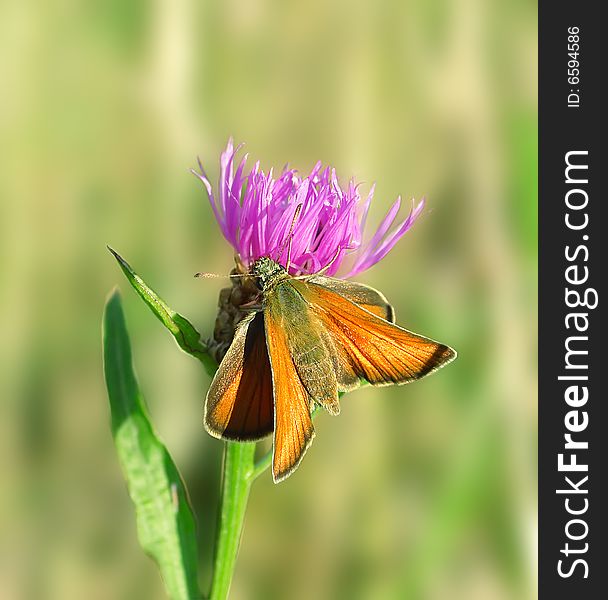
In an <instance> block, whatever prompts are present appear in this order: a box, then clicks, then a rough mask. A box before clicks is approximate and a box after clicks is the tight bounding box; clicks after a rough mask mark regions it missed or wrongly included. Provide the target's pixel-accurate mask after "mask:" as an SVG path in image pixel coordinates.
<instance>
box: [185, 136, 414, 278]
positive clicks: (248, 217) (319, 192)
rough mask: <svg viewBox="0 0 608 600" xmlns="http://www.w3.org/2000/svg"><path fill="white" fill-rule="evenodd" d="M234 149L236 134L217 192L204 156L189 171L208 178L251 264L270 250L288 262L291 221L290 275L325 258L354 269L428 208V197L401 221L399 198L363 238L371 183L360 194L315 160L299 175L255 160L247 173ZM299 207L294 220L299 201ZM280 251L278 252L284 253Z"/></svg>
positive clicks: (315, 267)
mask: <svg viewBox="0 0 608 600" xmlns="http://www.w3.org/2000/svg"><path fill="white" fill-rule="evenodd" d="M241 147H242V144H241V145H239V146H238V147H237V148H236V149H235V148H234V146H233V143H232V139H230V140H229V141H228V145H227V146H226V150H225V151H224V152H223V153H222V155H221V158H220V180H219V194H218V196H219V198H216V196H214V194H213V190H212V188H211V183H210V182H209V179H208V178H207V175H206V174H205V171H204V170H203V167H202V165H201V163H200V161H199V167H200V169H201V172H200V173H197V172H196V171H194V170H193V171H192V172H193V173H194V174H195V175H196V176H197V177H198V178H199V179H200V180H201V181H202V182H203V184H204V186H205V188H206V190H207V194H208V195H209V201H210V202H211V208H212V209H213V212H214V214H215V218H216V219H217V222H218V223H219V226H220V228H221V230H222V233H223V234H224V237H225V238H226V239H227V240H228V242H230V244H231V245H232V247H233V248H234V250H235V251H236V252H237V254H238V255H239V256H240V258H241V260H242V261H243V263H244V264H245V265H246V266H250V265H251V264H252V263H253V262H254V261H256V260H257V259H258V258H261V257H262V256H268V257H270V258H272V259H274V260H276V261H277V262H279V263H281V264H282V265H283V266H285V265H286V262H287V245H288V244H287V240H288V238H289V235H290V231H291V227H292V223H293V233H292V246H291V265H290V269H289V271H290V273H291V274H292V275H298V274H307V273H317V272H319V271H321V270H322V269H323V268H324V267H326V266H327V265H330V266H329V268H328V269H327V271H326V273H327V275H334V274H335V273H336V272H337V271H338V269H339V268H340V267H341V266H342V264H343V263H348V266H345V268H344V269H343V271H346V272H345V273H344V274H343V275H342V276H343V277H351V276H353V275H357V274H358V273H361V272H362V271H365V270H366V269H369V268H370V267H371V266H372V265H374V264H376V263H377V262H378V261H379V260H381V259H382V258H384V256H386V254H387V253H388V252H389V251H390V250H391V248H392V247H393V246H394V245H395V244H396V243H397V241H398V240H399V239H400V238H401V237H402V236H403V235H404V234H405V232H406V231H407V230H408V229H409V228H410V227H411V226H412V225H413V223H414V221H415V220H416V218H417V217H418V215H419V214H420V213H421V212H422V209H423V207H424V200H421V201H420V202H419V203H418V204H417V205H416V206H414V204H412V210H411V211H410V213H409V215H408V216H407V217H406V218H405V219H404V220H402V221H397V220H396V219H397V213H398V212H399V209H400V207H401V198H397V200H396V201H395V203H394V204H393V205H392V206H391V208H390V210H389V211H388V213H387V215H386V216H385V217H384V219H383V220H382V222H381V223H380V225H379V227H378V229H377V230H376V232H375V233H374V235H373V236H372V237H371V239H369V241H367V242H365V243H364V242H363V229H364V227H365V221H366V219H367V213H368V211H369V206H370V203H371V200H372V196H373V195H374V186H372V188H371V190H370V192H369V194H368V195H367V198H366V199H365V200H362V198H361V196H360V195H359V190H358V188H359V186H358V185H356V184H355V182H354V180H352V179H351V180H350V181H349V182H348V185H347V186H346V187H344V188H343V187H341V186H340V184H339V183H338V179H337V177H336V172H335V170H334V169H333V168H331V167H329V166H327V167H325V168H323V166H322V164H321V163H320V162H318V163H317V164H316V165H315V167H314V168H313V170H312V171H311V173H310V175H308V176H307V177H304V178H302V177H301V176H300V175H299V174H298V172H297V171H295V170H294V169H288V168H287V167H285V168H284V169H283V172H282V173H281V174H280V175H279V176H278V177H277V178H276V179H275V178H274V174H273V171H272V169H271V170H270V172H269V173H268V174H266V173H264V171H262V170H261V169H260V163H259V162H256V163H255V165H254V167H253V169H252V170H251V171H250V172H249V173H247V174H245V162H246V161H247V154H245V155H244V156H243V158H242V159H241V161H240V162H239V164H238V166H237V167H236V172H235V170H234V168H235V164H236V163H235V156H236V154H237V152H238V151H239V150H240V148H241ZM300 205H301V209H300V213H299V215H298V217H297V218H296V220H295V222H294V215H295V212H296V210H297V207H298V206H300ZM279 254H280V256H279Z"/></svg>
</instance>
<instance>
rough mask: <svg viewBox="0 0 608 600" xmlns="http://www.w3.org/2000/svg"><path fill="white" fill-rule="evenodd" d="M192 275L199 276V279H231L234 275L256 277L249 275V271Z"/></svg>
mask: <svg viewBox="0 0 608 600" xmlns="http://www.w3.org/2000/svg"><path fill="white" fill-rule="evenodd" d="M194 276H195V277H199V278H201V279H232V278H234V277H256V276H255V275H251V274H249V273H242V274H240V273H239V274H233V275H218V274H217V273H195V274H194Z"/></svg>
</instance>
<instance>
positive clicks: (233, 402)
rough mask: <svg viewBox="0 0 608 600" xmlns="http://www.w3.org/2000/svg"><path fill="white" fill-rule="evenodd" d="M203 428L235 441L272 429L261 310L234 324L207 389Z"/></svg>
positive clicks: (258, 437)
mask: <svg viewBox="0 0 608 600" xmlns="http://www.w3.org/2000/svg"><path fill="white" fill-rule="evenodd" d="M205 428H206V429H207V431H208V432H209V433H210V434H211V435H213V436H214V437H218V438H221V439H227V440H236V441H254V440H259V439H261V438H263V437H265V436H267V435H268V434H270V433H272V431H273V429H274V407H273V399H272V373H271V369H270V361H269V359H268V351H267V349H266V334H265V330H264V315H263V313H261V312H257V313H255V314H253V315H250V316H247V317H245V319H243V320H242V321H241V322H240V323H239V324H238V326H237V329H236V332H235V334H234V339H233V341H232V344H231V345H230V348H229V349H228V352H227V353H226V356H225V357H224V359H223V360H222V362H221V364H220V366H219V368H218V370H217V373H216V374H215V377H214V378H213V381H212V382H211V386H210V387H209V391H208V392H207V399H206V402H205Z"/></svg>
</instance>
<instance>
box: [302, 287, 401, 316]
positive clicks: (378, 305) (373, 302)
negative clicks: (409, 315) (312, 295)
mask: <svg viewBox="0 0 608 600" xmlns="http://www.w3.org/2000/svg"><path fill="white" fill-rule="evenodd" d="M305 281H306V283H308V284H309V285H316V286H321V287H323V288H326V289H328V290H331V291H333V292H336V293H337V294H340V295H341V296H344V298H346V299H347V300H350V301H351V302H354V303H355V304H358V305H359V306H360V307H361V308H364V309H365V310H368V311H369V312H371V313H374V314H375V315H377V316H378V317H381V318H382V319H386V320H387V321H390V322H391V323H394V322H395V310H394V308H393V307H392V306H391V305H390V304H389V302H388V300H387V299H386V298H385V297H384V294H382V292H379V291H378V290H375V289H374V288H373V287H370V286H368V285H363V284H362V283H355V282H354V281H344V280H342V279H334V278H333V277H325V276H324V275H313V276H312V277H310V278H306V280H305Z"/></svg>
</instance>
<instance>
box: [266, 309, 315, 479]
mask: <svg viewBox="0 0 608 600" xmlns="http://www.w3.org/2000/svg"><path fill="white" fill-rule="evenodd" d="M275 312H276V311H275ZM272 317H273V318H267V319H266V343H267V346H268V353H269V356H270V362H271V364H272V383H273V389H274V398H275V410H274V443H273V451H272V477H273V479H274V481H275V483H278V482H279V481H282V480H283V479H285V478H286V477H288V476H289V475H290V474H291V473H292V472H293V471H294V470H295V469H296V468H297V466H298V465H299V464H300V461H301V460H302V458H303V456H304V453H305V452H306V450H307V449H308V447H309V446H310V444H311V443H312V440H313V438H314V435H315V433H314V428H313V425H312V419H311V417H310V410H311V408H310V406H311V401H310V395H309V393H308V391H307V390H306V388H305V387H304V385H303V384H302V381H301V380H300V377H299V376H298V373H297V371H296V368H295V365H294V363H293V360H292V359H291V355H290V348H289V343H288V341H287V336H286V335H285V331H284V329H283V328H282V327H281V322H280V320H279V319H277V318H276V317H277V315H272Z"/></svg>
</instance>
